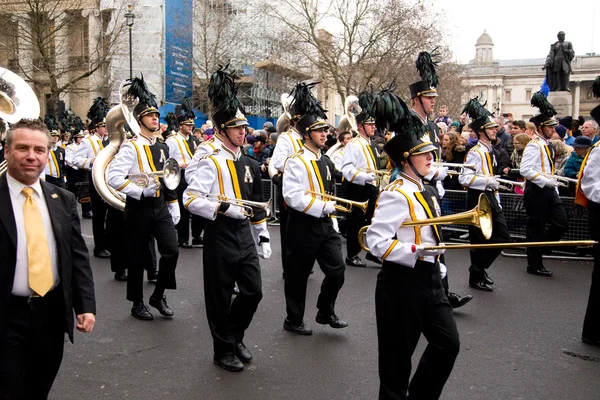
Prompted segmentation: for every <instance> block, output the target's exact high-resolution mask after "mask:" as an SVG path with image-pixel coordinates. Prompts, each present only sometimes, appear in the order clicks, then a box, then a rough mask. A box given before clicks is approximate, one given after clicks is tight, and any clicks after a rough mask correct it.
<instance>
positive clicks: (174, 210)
mask: <svg viewBox="0 0 600 400" xmlns="http://www.w3.org/2000/svg"><path fill="white" fill-rule="evenodd" d="M167 208H168V210H169V214H171V218H173V225H177V224H178V223H179V220H180V219H181V213H180V212H179V204H178V203H169V204H167Z"/></svg>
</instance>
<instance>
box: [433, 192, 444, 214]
mask: <svg viewBox="0 0 600 400" xmlns="http://www.w3.org/2000/svg"><path fill="white" fill-rule="evenodd" d="M431 202H432V203H433V206H434V207H435V213H436V214H437V216H438V217H439V216H441V215H442V209H441V208H440V203H438V201H437V199H436V198H435V196H431Z"/></svg>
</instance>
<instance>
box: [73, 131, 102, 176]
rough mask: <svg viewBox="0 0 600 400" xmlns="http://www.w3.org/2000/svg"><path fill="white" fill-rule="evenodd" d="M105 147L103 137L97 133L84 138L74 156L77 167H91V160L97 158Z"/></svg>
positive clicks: (86, 168)
mask: <svg viewBox="0 0 600 400" xmlns="http://www.w3.org/2000/svg"><path fill="white" fill-rule="evenodd" d="M103 148H104V146H103V145H102V138H101V137H100V136H98V135H96V134H94V135H90V136H89V137H87V138H84V139H83V141H82V142H81V144H80V145H79V147H78V148H77V152H75V156H74V157H73V163H74V164H75V166H77V168H83V169H85V170H88V169H91V168H92V167H91V164H92V162H91V161H92V160H93V159H95V158H96V156H97V155H98V153H100V151H101V150H102V149H103Z"/></svg>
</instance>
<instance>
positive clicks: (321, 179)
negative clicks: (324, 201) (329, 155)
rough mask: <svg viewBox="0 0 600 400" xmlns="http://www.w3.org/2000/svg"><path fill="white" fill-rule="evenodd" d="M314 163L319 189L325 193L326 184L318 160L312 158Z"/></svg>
mask: <svg viewBox="0 0 600 400" xmlns="http://www.w3.org/2000/svg"><path fill="white" fill-rule="evenodd" d="M312 163H313V169H314V170H315V176H316V177H317V181H318V182H319V189H321V193H325V186H323V178H322V177H321V171H319V166H318V165H317V160H312Z"/></svg>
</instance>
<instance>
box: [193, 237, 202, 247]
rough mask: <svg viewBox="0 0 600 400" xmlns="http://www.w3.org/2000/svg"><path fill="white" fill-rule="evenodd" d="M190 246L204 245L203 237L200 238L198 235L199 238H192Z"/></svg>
mask: <svg viewBox="0 0 600 400" xmlns="http://www.w3.org/2000/svg"><path fill="white" fill-rule="evenodd" d="M192 246H197V247H203V246H204V239H202V238H201V237H199V238H192Z"/></svg>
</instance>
